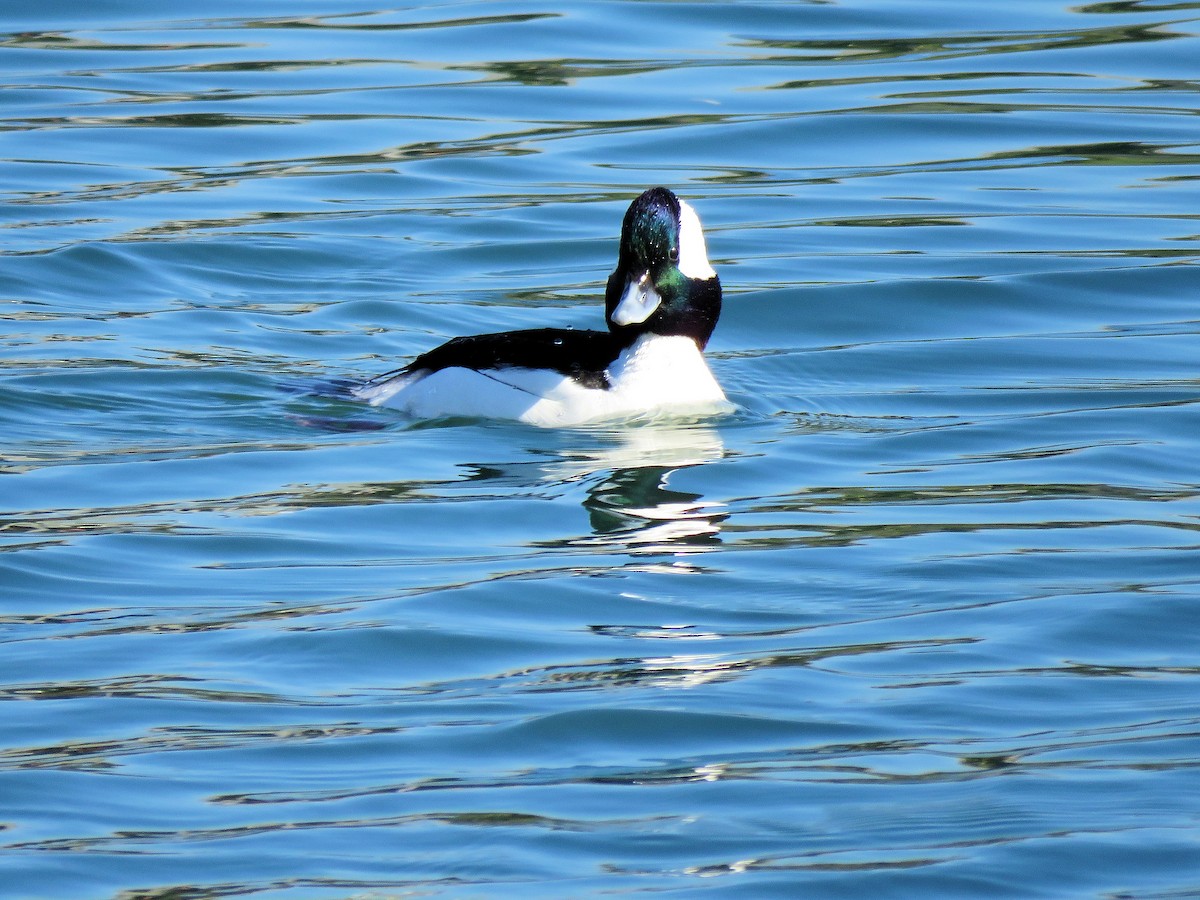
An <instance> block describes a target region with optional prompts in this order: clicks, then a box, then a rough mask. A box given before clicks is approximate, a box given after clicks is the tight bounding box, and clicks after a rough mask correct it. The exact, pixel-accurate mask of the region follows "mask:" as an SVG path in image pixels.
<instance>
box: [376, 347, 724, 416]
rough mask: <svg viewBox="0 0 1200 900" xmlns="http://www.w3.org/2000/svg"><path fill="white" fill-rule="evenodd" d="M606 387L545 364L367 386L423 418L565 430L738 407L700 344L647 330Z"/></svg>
mask: <svg viewBox="0 0 1200 900" xmlns="http://www.w3.org/2000/svg"><path fill="white" fill-rule="evenodd" d="M608 378H609V383H610V387H609V388H608V389H607V390H599V389H594V388H585V387H583V386H582V385H581V384H579V383H578V382H577V381H575V380H574V379H572V378H569V377H567V376H564V375H560V374H559V373H557V372H551V371H546V370H544V369H517V368H508V369H489V370H486V371H483V372H477V371H475V370H473V369H463V368H450V369H441V370H439V371H437V372H433V373H431V374H429V375H421V374H420V373H416V374H413V375H401V376H397V377H396V378H393V379H390V380H388V381H385V382H381V383H380V384H376V385H368V386H366V387H363V388H360V389H359V390H358V391H357V392H356V396H358V397H359V398H360V399H362V400H366V401H367V402H369V403H371V404H372V405H373V406H389V407H393V408H396V409H400V410H403V411H404V412H406V413H408V414H409V415H412V416H415V417H417V418H421V419H432V418H444V417H449V416H464V417H470V418H483V419H509V420H516V421H519V422H526V423H528V424H530V425H541V426H545V427H555V426H558V427H563V426H571V425H581V424H584V423H587V422H598V421H605V420H611V419H623V418H630V417H634V416H644V415H648V414H651V415H653V414H661V415H698V416H699V415H715V414H719V413H725V412H729V411H730V410H732V409H733V407H732V405H731V404H730V403H729V401H728V400H726V399H725V394H724V393H723V392H722V391H721V386H720V385H719V384H717V381H716V379H715V378H713V376H712V373H711V372H710V371H709V369H708V366H707V364H706V363H705V362H704V356H703V355H702V354H701V353H700V350H699V348H698V347H697V346H696V343H695V341H693V340H691V339H690V338H685V337H661V336H658V335H645V336H643V337H641V338H639V339H638V340H637V341H636V342H635V343H634V344H633V345H632V346H631V347H629V348H628V349H627V350H625V352H624V353H622V354H621V355H620V356H619V357H618V358H617V359H616V360H615V361H614V362H613V364H612V365H611V366H610V367H609V370H608Z"/></svg>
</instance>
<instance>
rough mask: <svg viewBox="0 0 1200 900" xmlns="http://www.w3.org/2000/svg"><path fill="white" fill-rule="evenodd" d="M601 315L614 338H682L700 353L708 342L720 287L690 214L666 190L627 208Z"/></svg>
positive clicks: (695, 220) (650, 192)
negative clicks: (624, 336) (690, 340)
mask: <svg viewBox="0 0 1200 900" xmlns="http://www.w3.org/2000/svg"><path fill="white" fill-rule="evenodd" d="M604 310H605V318H606V319H607V321H608V327H609V330H610V331H612V332H613V333H614V334H623V335H627V336H629V337H630V338H634V337H637V336H639V335H641V334H646V333H649V334H662V335H684V336H686V337H690V338H693V339H694V340H695V341H696V343H697V344H698V345H699V347H700V349H702V350H703V349H704V345H705V344H707V343H708V338H709V336H710V335H711V334H712V332H713V328H715V327H716V324H717V317H718V316H720V314H721V282H720V280H718V278H717V273H716V272H714V271H713V268H712V266H711V265H709V263H708V252H707V250H706V249H705V246H704V232H703V231H702V230H701V228H700V219H699V218H698V217H697V215H696V212H695V210H693V209H692V208H691V207H690V206H688V205H687V204H686V203H684V202H683V201H681V200H680V199H679V198H678V197H676V196H675V195H674V194H673V193H671V192H670V191H669V190H667V189H666V188H663V187H656V188H651V189H650V190H648V191H646V192H645V193H644V194H642V195H641V196H640V197H638V198H637V199H636V200H634V201H633V203H631V204H630V205H629V210H628V212H626V213H625V221H624V222H623V223H622V225H621V250H620V253H619V255H618V257H617V268H616V271H614V272H613V273H612V275H610V276H609V278H608V289H607V290H606V291H605V295H604Z"/></svg>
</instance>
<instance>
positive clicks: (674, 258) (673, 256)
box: [671, 244, 679, 263]
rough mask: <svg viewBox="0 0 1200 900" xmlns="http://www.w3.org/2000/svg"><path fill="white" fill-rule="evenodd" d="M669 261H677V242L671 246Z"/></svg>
mask: <svg viewBox="0 0 1200 900" xmlns="http://www.w3.org/2000/svg"><path fill="white" fill-rule="evenodd" d="M671 262H673V263H677V262H679V246H678V245H677V244H676V245H673V246H672V247H671Z"/></svg>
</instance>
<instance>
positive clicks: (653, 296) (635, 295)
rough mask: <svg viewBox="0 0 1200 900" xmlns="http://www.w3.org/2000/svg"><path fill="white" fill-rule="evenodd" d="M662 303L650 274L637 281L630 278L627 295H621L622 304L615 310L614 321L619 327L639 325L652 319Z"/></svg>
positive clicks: (626, 288)
mask: <svg viewBox="0 0 1200 900" xmlns="http://www.w3.org/2000/svg"><path fill="white" fill-rule="evenodd" d="M660 303H662V297H660V296H659V295H658V291H656V290H655V289H654V283H653V282H652V281H650V274H649V273H646V274H645V275H643V276H642V277H641V278H639V279H637V280H636V281H634V280H633V279H632V278H630V279H629V281H628V282H626V284H625V293H624V294H622V295H621V302H620V303H618V304H617V308H616V309H614V310H613V314H612V320H613V321H614V322H616V323H617V324H618V325H637V324H639V323H641V322H645V321H646V320H647V319H648V318H650V316H651V315H653V314H654V311H655V310H656V309H658V304H660Z"/></svg>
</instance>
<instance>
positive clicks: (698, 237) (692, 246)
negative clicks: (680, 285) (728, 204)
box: [679, 200, 717, 279]
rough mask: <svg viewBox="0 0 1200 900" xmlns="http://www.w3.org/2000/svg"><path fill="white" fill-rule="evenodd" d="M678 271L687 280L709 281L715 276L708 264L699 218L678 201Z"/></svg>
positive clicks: (693, 211)
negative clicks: (699, 279)
mask: <svg viewBox="0 0 1200 900" xmlns="http://www.w3.org/2000/svg"><path fill="white" fill-rule="evenodd" d="M679 271H680V272H682V273H683V274H684V275H685V276H687V277H688V278H701V279H709V278H713V277H715V276H716V274H717V273H716V272H714V271H713V267H712V266H711V265H709V262H708V250H707V248H706V247H705V246H704V230H703V229H702V228H701V227H700V217H699V216H698V215H696V211H695V210H694V209H692V208H691V207H690V206H688V205H687V204H686V203H684V202H683V201H682V200H680V201H679Z"/></svg>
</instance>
